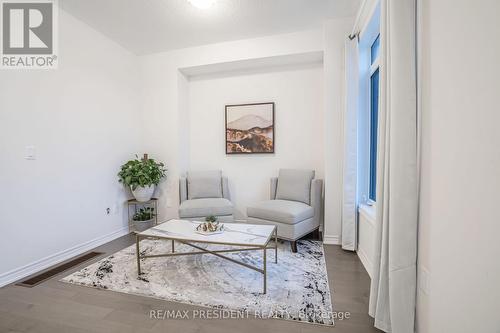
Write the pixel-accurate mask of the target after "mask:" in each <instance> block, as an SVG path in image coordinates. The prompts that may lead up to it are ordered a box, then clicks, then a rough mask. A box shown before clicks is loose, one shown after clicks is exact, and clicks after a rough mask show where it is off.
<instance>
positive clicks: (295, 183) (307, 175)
mask: <svg viewBox="0 0 500 333" xmlns="http://www.w3.org/2000/svg"><path fill="white" fill-rule="evenodd" d="M313 178H314V170H293V169H281V170H280V172H279V177H278V188H277V190H276V199H282V200H293V201H300V202H303V203H305V204H307V205H309V204H310V203H311V180H312V179H313Z"/></svg>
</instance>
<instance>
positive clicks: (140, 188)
mask: <svg viewBox="0 0 500 333" xmlns="http://www.w3.org/2000/svg"><path fill="white" fill-rule="evenodd" d="M166 172H167V169H166V168H165V165H164V164H163V163H161V162H156V161H155V160H154V159H152V158H148V155H147V154H144V158H142V159H139V158H136V159H135V160H131V161H128V162H127V163H125V164H124V165H122V166H121V169H120V172H118V178H119V181H120V182H121V183H123V184H125V185H127V186H129V187H130V190H131V191H132V194H133V195H134V197H135V199H136V200H137V201H139V202H146V201H149V200H151V197H152V196H153V193H154V191H155V187H156V186H157V185H158V184H159V183H160V181H161V180H162V179H163V178H164V177H165V175H166Z"/></svg>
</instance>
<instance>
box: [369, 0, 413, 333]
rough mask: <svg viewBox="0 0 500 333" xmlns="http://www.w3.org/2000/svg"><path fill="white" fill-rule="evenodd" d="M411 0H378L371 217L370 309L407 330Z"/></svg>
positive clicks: (386, 327)
mask: <svg viewBox="0 0 500 333" xmlns="http://www.w3.org/2000/svg"><path fill="white" fill-rule="evenodd" d="M415 20H416V10H415V0H381V21H380V40H381V58H380V60H381V63H380V74H381V80H380V107H379V138H378V155H377V203H376V207H377V223H376V236H375V237H376V239H375V258H374V269H373V278H372V284H371V291H370V315H371V316H373V317H374V318H375V326H376V327H378V328H380V329H381V330H383V331H386V332H396V333H410V332H411V333H413V332H414V319H415V293H416V256H417V203H418V197H417V103H416V56H415V52H416V47H415V41H416V36H415V35H416V32H415Z"/></svg>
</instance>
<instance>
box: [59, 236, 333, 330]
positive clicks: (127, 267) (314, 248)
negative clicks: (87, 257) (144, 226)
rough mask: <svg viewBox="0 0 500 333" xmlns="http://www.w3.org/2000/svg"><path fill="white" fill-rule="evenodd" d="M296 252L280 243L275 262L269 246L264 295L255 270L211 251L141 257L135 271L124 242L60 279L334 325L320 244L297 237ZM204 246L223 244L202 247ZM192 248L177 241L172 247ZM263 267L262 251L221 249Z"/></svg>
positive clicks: (160, 249)
mask: <svg viewBox="0 0 500 333" xmlns="http://www.w3.org/2000/svg"><path fill="white" fill-rule="evenodd" d="M297 246H298V253H292V252H291V250H290V245H289V244H288V243H279V246H278V263H277V264H276V263H274V250H268V255H267V294H262V287H263V281H262V280H263V277H262V274H260V273H259V272H256V271H253V270H251V269H248V268H246V267H243V266H240V265H237V264H234V263H232V262H230V261H228V260H224V259H222V258H218V257H216V256H214V255H211V254H197V255H188V256H178V257H160V258H148V259H143V260H142V261H141V270H142V274H141V276H140V277H138V276H137V261H136V253H135V245H132V246H130V247H127V248H125V249H123V250H121V251H119V252H117V253H115V254H113V255H111V256H109V257H107V258H104V259H102V260H100V261H98V262H96V263H94V264H92V265H90V266H87V267H85V268H84V269H82V270H80V271H77V272H75V273H73V274H71V275H69V276H66V277H65V278H63V279H62V280H61V281H63V282H67V283H73V284H78V285H83V286H88V287H94V288H100V289H107V290H112V291H116V292H122V293H127V294H134V295H140V296H146V297H154V298H159V299H163V300H167V301H172V302H180V303H186V304H192V305H198V306H203V307H209V308H212V309H219V310H221V309H222V310H228V311H236V312H239V313H240V314H241V313H246V314H247V315H252V316H255V317H256V318H279V319H285V320H295V321H301V322H308V323H315V324H322V325H333V318H334V313H333V312H332V303H331V298H330V289H329V286H328V277H327V273H326V265H325V259H324V252H323V245H322V243H321V242H317V241H308V240H304V241H299V242H297ZM206 247H207V248H208V249H216V248H217V249H221V248H225V247H220V246H218V247H215V246H213V245H212V246H206ZM170 248H171V244H170V242H167V241H165V240H149V239H148V240H143V241H141V252H142V254H147V255H151V254H161V253H168V252H170V251H171V250H170ZM187 251H193V249H192V248H191V247H190V246H188V245H185V244H180V243H177V245H176V252H187ZM226 255H227V256H229V257H232V258H234V259H237V260H240V261H243V262H246V263H248V264H250V265H253V266H258V267H262V251H244V252H235V253H228V254H226Z"/></svg>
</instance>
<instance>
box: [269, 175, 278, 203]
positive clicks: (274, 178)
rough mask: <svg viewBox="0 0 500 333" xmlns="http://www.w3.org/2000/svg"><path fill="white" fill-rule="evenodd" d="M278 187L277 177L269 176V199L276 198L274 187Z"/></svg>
mask: <svg viewBox="0 0 500 333" xmlns="http://www.w3.org/2000/svg"><path fill="white" fill-rule="evenodd" d="M277 188H278V177H272V178H271V192H270V199H271V200H274V199H276V189H277Z"/></svg>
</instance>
